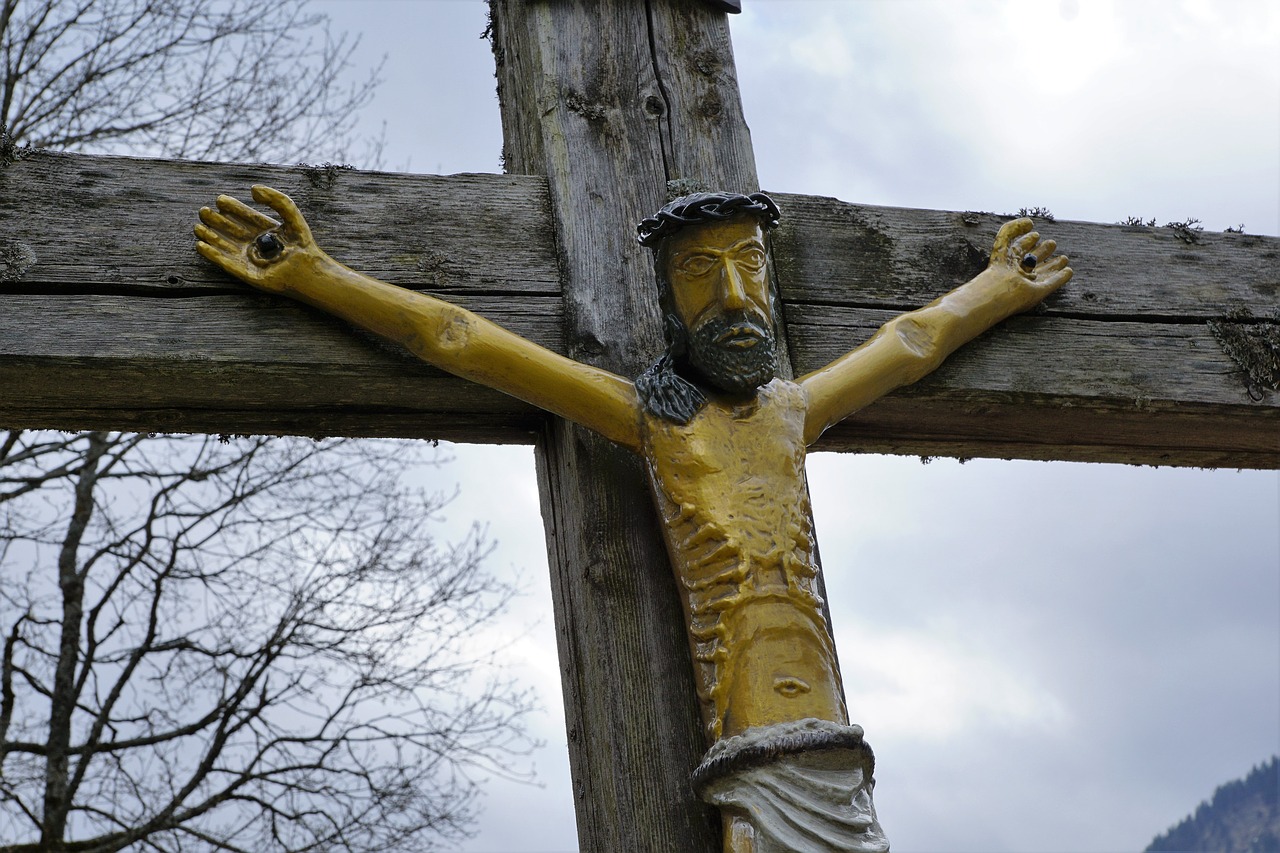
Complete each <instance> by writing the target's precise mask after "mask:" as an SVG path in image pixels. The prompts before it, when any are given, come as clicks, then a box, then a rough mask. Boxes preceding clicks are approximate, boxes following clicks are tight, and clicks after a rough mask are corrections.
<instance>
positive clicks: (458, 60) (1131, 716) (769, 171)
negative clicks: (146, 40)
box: [316, 0, 1280, 853]
mask: <svg viewBox="0 0 1280 853" xmlns="http://www.w3.org/2000/svg"><path fill="white" fill-rule="evenodd" d="M743 5H744V6H745V11H744V13H743V14H742V15H741V16H737V17H735V18H734V19H733V34H734V45H735V53H736V57H737V64H738V72H739V78H740V81H741V86H742V92H743V99H744V106H745V110H746V116H747V120H748V122H749V123H750V125H751V128H752V134H753V139H754V143H755V148H756V155H757V159H758V167H759V173H760V176H761V181H762V183H763V185H764V188H765V189H771V190H777V191H786V192H802V193H814V194H823V195H832V196H836V197H839V198H841V199H844V200H847V201H854V202H862V203H871V204H886V205H898V206H907V207H926V208H943V209H981V210H994V211H1005V210H1016V209H1017V208H1019V207H1024V206H1043V207H1047V208H1050V209H1051V210H1053V212H1054V213H1055V214H1056V215H1057V216H1058V218H1060V219H1080V220H1092V221H1099V222H1115V221H1117V220H1120V219H1123V218H1125V217H1127V216H1141V217H1143V218H1150V217H1154V218H1156V219H1157V220H1158V221H1159V222H1162V223H1163V222H1166V221H1170V220H1177V219H1184V218H1186V217H1196V218H1199V219H1201V220H1202V221H1203V222H1204V224H1205V226H1206V227H1207V228H1208V229H1210V230H1222V229H1223V228H1225V227H1227V226H1236V225H1240V224H1243V225H1244V226H1245V229H1246V230H1247V231H1249V232H1251V233H1264V234H1273V235H1274V234H1278V233H1280V3H1278V2H1275V0H1242V2H1224V0H1199V2H1197V1H1196V0H1181V2H1178V1H1176V0H1151V2H1140V0H1129V1H1128V2H1103V0H1097V2H1093V0H1045V2H1034V0H1018V2H982V3H978V2H972V3H968V2H958V0H946V2H930V0H848V1H847V2H802V0H785V2H784V0H772V2H770V0H744V4H743ZM316 6H317V7H318V8H319V9H320V10H321V11H323V12H325V13H327V14H329V15H330V16H331V17H332V18H333V20H334V23H335V25H336V26H337V27H340V28H350V29H352V30H355V31H361V32H363V34H364V44H363V47H362V61H363V62H366V63H370V64H372V63H374V62H376V61H377V60H378V58H380V57H381V56H382V55H384V54H385V55H386V57H387V63H386V66H385V69H384V73H385V78H386V82H385V83H384V84H383V86H382V88H381V89H380V91H379V95H378V97H377V100H376V102H375V103H374V104H373V105H372V107H371V108H370V109H369V110H368V111H367V120H368V122H369V123H370V125H371V126H375V127H376V126H379V125H381V124H382V123H383V122H385V123H386V128H387V140H388V147H387V150H386V164H387V166H388V167H391V168H395V169H402V170H409V171H417V172H432V173H442V174H449V173H454V172H467V171H472V172H496V171H498V155H499V151H500V149H501V136H500V130H499V123H498V109H497V102H496V99H495V96H494V91H493V77H492V67H491V58H490V56H489V53H488V48H487V45H486V44H485V43H484V42H483V41H481V40H480V38H479V36H480V32H481V30H482V29H483V27H484V16H485V8H484V4H483V2H477V0H438V2H430V1H429V0H417V2H415V1H414V0H320V2H317V3H316ZM645 212H646V211H637V214H638V215H639V214H642V213H645ZM784 213H785V211H784ZM1044 230H1045V231H1047V232H1049V233H1050V234H1051V233H1052V229H1051V228H1046V229H1044ZM317 236H318V238H319V239H320V241H321V242H322V243H323V240H324V236H323V235H317ZM1064 251H1066V252H1068V253H1070V251H1071V247H1069V246H1066V247H1064ZM455 454H456V461H455V462H454V464H453V465H452V466H450V467H449V469H447V472H446V476H447V477H451V478H456V479H457V480H458V481H459V482H460V484H461V490H462V494H461V497H460V498H459V500H458V501H457V502H456V503H455V504H454V506H453V508H452V509H451V510H450V511H449V513H448V516H449V522H448V524H449V525H452V526H454V529H457V528H460V527H465V526H466V525H467V524H469V523H471V522H473V521H479V522H480V523H483V524H487V525H488V527H489V530H490V532H491V533H492V534H493V535H494V536H496V537H497V538H498V539H499V540H500V542H501V548H500V550H499V551H498V552H497V553H496V554H495V556H494V562H493V565H494V568H495V570H496V571H499V572H519V574H520V576H521V577H522V578H523V579H524V584H525V587H526V590H527V595H526V596H525V597H524V598H523V599H522V600H521V601H520V604H519V607H518V608H517V609H516V611H514V612H513V614H512V616H511V618H510V619H509V620H508V621H507V622H506V623H505V624H504V627H503V631H505V632H506V635H507V636H510V637H518V638H519V639H518V642H517V643H516V644H515V647H514V648H512V649H511V651H510V652H509V654H508V660H509V661H510V662H511V665H512V667H513V669H514V671H516V672H518V673H520V674H521V676H522V677H524V678H526V679H528V681H529V683H530V684H532V685H534V686H535V687H536V688H537V690H538V691H539V695H540V696H541V701H542V704H543V705H544V706H545V708H546V712H545V713H544V714H541V715H540V716H539V717H538V718H537V719H536V720H535V725H536V727H537V730H538V731H539V733H540V734H541V736H542V737H543V738H544V739H545V740H546V742H547V746H546V748H545V749H544V750H542V751H541V752H540V753H539V754H538V755H537V756H536V757H535V760H536V764H537V768H538V771H539V774H540V778H541V780H542V782H543V787H541V788H537V787H529V786H512V785H507V784H499V783H494V784H492V785H491V786H490V794H489V797H488V801H487V808H486V814H485V818H484V820H483V823H482V825H481V827H480V833H479V835H478V836H477V838H476V839H475V840H474V841H473V842H471V843H469V844H468V845H466V847H465V848H464V849H465V850H466V851H468V852H469V853H498V851H501V853H508V851H510V853H535V851H536V852H537V853H541V851H568V850H576V849H577V846H576V841H575V832H574V821H573V812H572V801H571V796H570V790H569V784H568V766H567V759H566V758H565V737H564V732H563V720H562V716H561V713H562V712H561V706H560V696H559V686H558V682H557V678H558V675H557V664H556V659H555V644H554V638H553V633H552V625H551V605H550V593H549V588H548V584H547V580H546V564H545V552H544V550H543V545H542V526H541V521H540V519H539V516H538V501H537V486H536V484H535V483H534V478H533V463H532V452H531V450H530V449H528V448H467V447H462V448H457V449H456V451H455ZM810 477H811V485H812V489H813V494H814V503H815V513H816V516H817V529H818V535H819V540H820V543H821V547H822V554H823V558H824V563H825V569H826V573H827V584H828V589H829V593H830V597H831V604H832V613H833V618H834V623H835V634H836V638H837V641H838V643H839V646H840V658H841V661H842V664H843V667H844V676H845V682H846V687H847V691H848V694H849V705H850V711H851V714H852V715H853V718H854V720H855V721H856V722H859V723H861V724H862V725H863V726H864V727H865V728H866V731H867V738H868V740H869V742H870V743H871V744H872V746H873V747H874V748H875V750H876V754H877V778H878V785H877V788H876V804H877V807H878V809H879V812H880V816H881V820H882V822H883V824H884V827H885V829H886V831H887V832H888V834H889V837H890V839H891V840H892V841H893V843H894V849H895V850H896V851H900V853H908V851H974V853H977V852H978V851H983V853H993V851H1010V853H1030V851H1039V852H1040V853H1061V852H1062V851H1107V853H1111V851H1125V850H1138V849H1141V848H1143V847H1144V846H1145V845H1146V844H1147V843H1148V842H1149V841H1150V840H1151V839H1152V837H1153V836H1154V835H1156V834H1157V833H1159V832H1162V831H1163V830H1165V829H1166V828H1167V827H1168V826H1169V825H1170V824H1172V823H1174V822H1176V821H1177V820H1179V819H1180V818H1181V817H1183V816H1184V815H1186V814H1187V813H1188V812H1190V811H1191V810H1192V809H1194V807H1195V806H1196V804H1197V803H1198V802H1199V801H1200V800H1201V799H1203V798H1205V797H1207V796H1209V795H1210V794H1211V793H1212V791H1213V789H1214V787H1215V786H1217V785H1218V784H1221V783H1222V782H1225V781H1227V780H1229V779H1232V778H1235V777H1238V776H1241V775H1243V774H1244V773H1246V772H1247V771H1248V770H1249V769H1250V767H1251V766H1252V765H1253V764H1255V763H1258V762H1261V761H1263V760H1264V759H1266V758H1267V757H1268V756H1270V755H1272V754H1273V753H1276V752H1280V476H1278V475H1277V474H1276V473H1275V472H1235V471H1212V472H1211V471H1194V470H1175V469H1152V468H1135V467H1123V466H1102V465H1071V464H1045V463H1008V462H986V461H981V460H978V461H973V462H969V463H968V464H965V465H960V464H958V463H955V462H952V461H948V460H937V461H934V462H933V463H931V464H928V465H924V464H921V462H920V461H919V460H917V459H911V458H907V459H904V458H892V457H853V456H834V455H830V454H821V455H819V456H817V457H816V458H814V459H813V460H812V462H811V464H810Z"/></svg>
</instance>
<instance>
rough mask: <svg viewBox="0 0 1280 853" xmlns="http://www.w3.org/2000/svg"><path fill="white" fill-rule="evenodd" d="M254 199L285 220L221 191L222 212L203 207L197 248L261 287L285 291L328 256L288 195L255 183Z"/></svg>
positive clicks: (233, 273)
mask: <svg viewBox="0 0 1280 853" xmlns="http://www.w3.org/2000/svg"><path fill="white" fill-rule="evenodd" d="M253 200H254V201H256V202H258V203H259V204H264V205H266V206H267V207H270V208H271V209H272V210H273V211H275V212H276V214H278V215H279V216H280V219H281V221H280V222H277V221H276V220H274V219H272V218H271V217H270V216H267V215H266V214H264V213H259V212H258V211H256V210H254V209H253V208H251V207H249V206H248V205H247V204H245V203H243V202H241V201H239V200H238V199H234V198H232V197H231V196H227V195H220V196H218V201H217V210H214V209H212V208H208V207H202V208H200V222H199V223H197V224H196V226H195V234H196V237H197V241H196V251H197V252H199V253H200V254H201V255H202V256H204V257H205V258H207V259H208V260H210V261H212V262H213V263H215V264H217V265H218V266H219V267H221V268H222V269H224V270H226V271H227V272H229V273H231V274H232V275H234V276H235V277H236V278H239V279H241V280H242V281H244V282H246V283H247V284H250V285H252V286H253V287H256V288H258V289H259V290H266V291H270V292H272V293H282V292H284V291H285V290H287V289H288V287H289V282H290V281H293V280H296V279H297V277H298V276H299V275H305V274H306V272H307V270H308V268H309V267H312V266H313V265H314V262H316V261H323V260H328V255H326V254H325V253H324V252H323V251H322V250H321V249H320V248H319V247H318V246H316V244H315V241H314V240H313V239H312V237H311V228H310V227H309V226H308V225H307V221H306V220H305V219H303V218H302V214H301V213H300V212H299V211H298V206H297V205H295V204H294V203H293V200H292V199H290V198H289V197H288V196H287V195H285V194H284V193H282V192H280V191H278V190H273V189H271V188H270V187H264V186H255V187H254V188H253Z"/></svg>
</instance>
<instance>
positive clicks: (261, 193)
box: [252, 184, 311, 242]
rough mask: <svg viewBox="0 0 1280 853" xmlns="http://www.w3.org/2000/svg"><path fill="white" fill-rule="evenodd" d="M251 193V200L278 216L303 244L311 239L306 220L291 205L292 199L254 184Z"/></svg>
mask: <svg viewBox="0 0 1280 853" xmlns="http://www.w3.org/2000/svg"><path fill="white" fill-rule="evenodd" d="M252 192H253V200H254V201H256V202H258V204H265V205H267V206H268V207H270V208H271V209H272V210H274V211H275V212H276V213H278V214H280V218H281V219H282V220H284V224H285V226H287V227H288V228H289V229H290V230H291V231H292V232H293V233H294V234H295V235H297V237H298V238H299V239H300V240H302V241H303V242H305V241H307V240H310V239H311V228H310V227H309V226H308V225H307V220H305V219H303V217H302V213H301V212H299V210H298V206H297V205H296V204H294V203H293V199H291V198H289V197H288V196H287V195H285V194H284V193H282V192H280V191H279V190H276V189H272V188H271V187H265V186H263V185H262V184H255V185H254V187H253V190H252Z"/></svg>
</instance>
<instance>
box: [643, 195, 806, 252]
mask: <svg viewBox="0 0 1280 853" xmlns="http://www.w3.org/2000/svg"><path fill="white" fill-rule="evenodd" d="M744 213H749V214H752V215H754V216H755V217H756V218H757V219H759V220H760V227H761V228H763V229H764V230H766V231H768V230H769V229H771V228H777V227H778V220H779V219H781V217H782V214H781V213H780V212H779V211H778V205H776V204H774V202H773V199H771V198H769V197H768V196H767V195H765V194H764V193H752V194H751V195H740V194H739V193H724V192H718V193H694V194H693V195H686V196H681V197H680V198H678V199H675V200H674V201H670V202H668V203H667V204H666V206H664V207H663V208H662V210H659V211H658V212H657V213H655V214H654V215H653V216H649V217H646V218H645V219H643V220H641V222H640V224H639V225H637V226H636V240H637V241H638V242H639V243H640V245H641V246H647V247H649V248H651V249H652V248H656V247H657V245H658V244H659V243H661V242H662V241H663V240H665V239H666V238H668V237H670V236H671V235H672V234H674V233H676V232H677V231H679V230H680V229H681V228H683V227H685V226H686V225H694V224H697V223H704V222H719V221H721V220H725V219H731V218H733V217H735V216H739V215H741V214H744Z"/></svg>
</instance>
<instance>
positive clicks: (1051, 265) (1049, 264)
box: [1036, 255, 1070, 272]
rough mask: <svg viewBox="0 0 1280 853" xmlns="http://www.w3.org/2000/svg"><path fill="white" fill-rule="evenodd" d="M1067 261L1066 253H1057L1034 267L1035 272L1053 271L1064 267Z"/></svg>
mask: <svg viewBox="0 0 1280 853" xmlns="http://www.w3.org/2000/svg"><path fill="white" fill-rule="evenodd" d="M1068 263H1070V261H1069V260H1068V258H1067V256H1066V255H1058V256H1056V257H1053V258H1050V259H1049V260H1047V261H1045V262H1044V263H1043V264H1040V265H1039V266H1038V267H1036V272H1054V271H1056V270H1060V269H1063V268H1065V267H1066V265H1067V264H1068Z"/></svg>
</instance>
